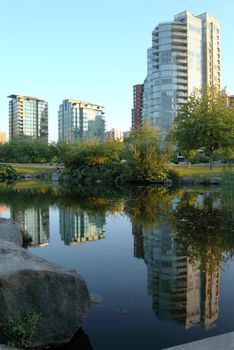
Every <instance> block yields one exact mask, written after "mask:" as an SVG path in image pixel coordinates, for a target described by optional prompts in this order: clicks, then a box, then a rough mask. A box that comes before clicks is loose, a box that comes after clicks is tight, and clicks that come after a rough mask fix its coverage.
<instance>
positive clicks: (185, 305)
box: [132, 196, 220, 329]
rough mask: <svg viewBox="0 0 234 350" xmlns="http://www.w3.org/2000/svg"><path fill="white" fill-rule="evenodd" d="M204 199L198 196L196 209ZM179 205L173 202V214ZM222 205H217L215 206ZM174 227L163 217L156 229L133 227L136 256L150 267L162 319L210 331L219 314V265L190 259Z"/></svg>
mask: <svg viewBox="0 0 234 350" xmlns="http://www.w3.org/2000/svg"><path fill="white" fill-rule="evenodd" d="M204 200H205V199H204V198H202V196H198V197H197V200H196V202H195V206H196V207H199V208H202V205H203V201H204ZM177 204H178V202H176V201H175V202H174V203H172V211H174V210H175V208H176V206H177ZM218 206H219V203H218V202H213V207H216V208H217V207H218ZM173 227H174V226H172V225H171V223H170V222H169V220H167V219H165V217H164V216H163V215H162V217H161V218H160V219H159V220H157V223H155V225H154V226H153V227H150V228H144V227H143V226H140V225H136V224H135V225H133V229H132V232H133V235H134V256H135V257H138V258H143V259H144V261H145V263H146V265H147V268H148V293H149V294H150V295H151V296H152V308H153V310H154V311H155V313H156V314H157V316H158V317H159V318H160V319H162V320H171V321H175V322H178V323H179V324H181V325H183V326H184V327H185V328H186V329H189V328H191V327H194V326H202V327H204V328H206V329H207V328H210V327H211V326H213V325H214V323H215V321H216V320H217V319H218V313H219V307H218V299H219V288H220V287H219V285H220V267H219V264H216V265H218V266H215V264H214V263H211V262H209V259H207V258H206V256H200V257H199V258H198V259H196V262H195V261H193V260H192V259H191V257H190V258H189V257H187V256H186V255H185V253H184V250H182V248H181V246H180V245H179V242H178V240H177V239H176V238H177V237H176V234H175V231H174V228H173ZM207 249H208V248H207Z"/></svg>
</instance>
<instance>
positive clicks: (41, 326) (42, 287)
mask: <svg viewBox="0 0 234 350" xmlns="http://www.w3.org/2000/svg"><path fill="white" fill-rule="evenodd" d="M24 234H25V232H23V231H22V230H21V229H20V227H19V226H18V225H17V224H16V223H14V222H12V221H11V220H1V221H0V320H1V325H2V324H4V322H5V323H7V322H8V320H9V317H10V318H11V319H13V320H19V322H20V320H21V319H23V318H24V317H25V315H26V314H27V313H34V314H36V315H38V316H39V321H38V324H37V326H36V330H35V334H34V336H33V340H32V342H31V343H30V346H29V347H31V348H35V347H39V348H42V347H44V346H47V345H60V344H64V343H66V342H68V341H69V340H70V339H71V338H72V337H73V335H74V334H75V333H76V332H77V330H78V329H79V328H80V326H81V325H82V323H83V321H84V319H85V318H86V316H87V315H88V313H89V312H90V309H91V301H90V295H89V292H88V288H87V286H86V283H85V281H84V279H83V278H82V277H81V276H79V275H78V274H77V273H76V272H75V271H71V270H67V269H65V268H64V267H62V266H58V265H55V264H53V263H50V262H48V261H46V260H44V259H40V258H38V257H35V256H33V255H32V254H31V253H29V252H28V251H27V250H26V249H24V248H22V244H23V235H24ZM0 333H2V332H0ZM3 333H4V332H3ZM8 340H10V341H12V339H9V338H8V339H7V337H6V339H5V338H4V334H3V335H2V339H1V337H0V342H1V343H7V341H8ZM13 340H14V339H13Z"/></svg>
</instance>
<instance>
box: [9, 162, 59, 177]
mask: <svg viewBox="0 0 234 350" xmlns="http://www.w3.org/2000/svg"><path fill="white" fill-rule="evenodd" d="M11 165H12V166H13V168H14V169H15V170H16V172H17V173H18V174H20V175H34V174H40V173H42V172H43V173H51V172H53V170H54V166H47V165H38V164H35V165H34V164H17V163H11Z"/></svg>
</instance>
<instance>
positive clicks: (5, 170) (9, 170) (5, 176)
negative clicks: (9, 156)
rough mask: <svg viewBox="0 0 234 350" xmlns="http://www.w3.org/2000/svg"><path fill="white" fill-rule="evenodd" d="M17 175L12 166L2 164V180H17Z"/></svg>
mask: <svg viewBox="0 0 234 350" xmlns="http://www.w3.org/2000/svg"><path fill="white" fill-rule="evenodd" d="M16 178H17V174H16V171H15V169H14V168H13V167H12V166H11V165H7V164H1V165H0V180H3V181H4V180H15V179H16Z"/></svg>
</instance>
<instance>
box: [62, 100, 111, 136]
mask: <svg viewBox="0 0 234 350" xmlns="http://www.w3.org/2000/svg"><path fill="white" fill-rule="evenodd" d="M103 109H104V107H103V106H100V105H95V104H93V103H89V102H84V101H77V100H70V99H67V100H64V101H63V103H62V104H61V105H60V106H59V111H58V138H59V141H65V142H68V143H71V142H76V141H79V140H90V139H103V138H104V137H105V113H104V111H103Z"/></svg>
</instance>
